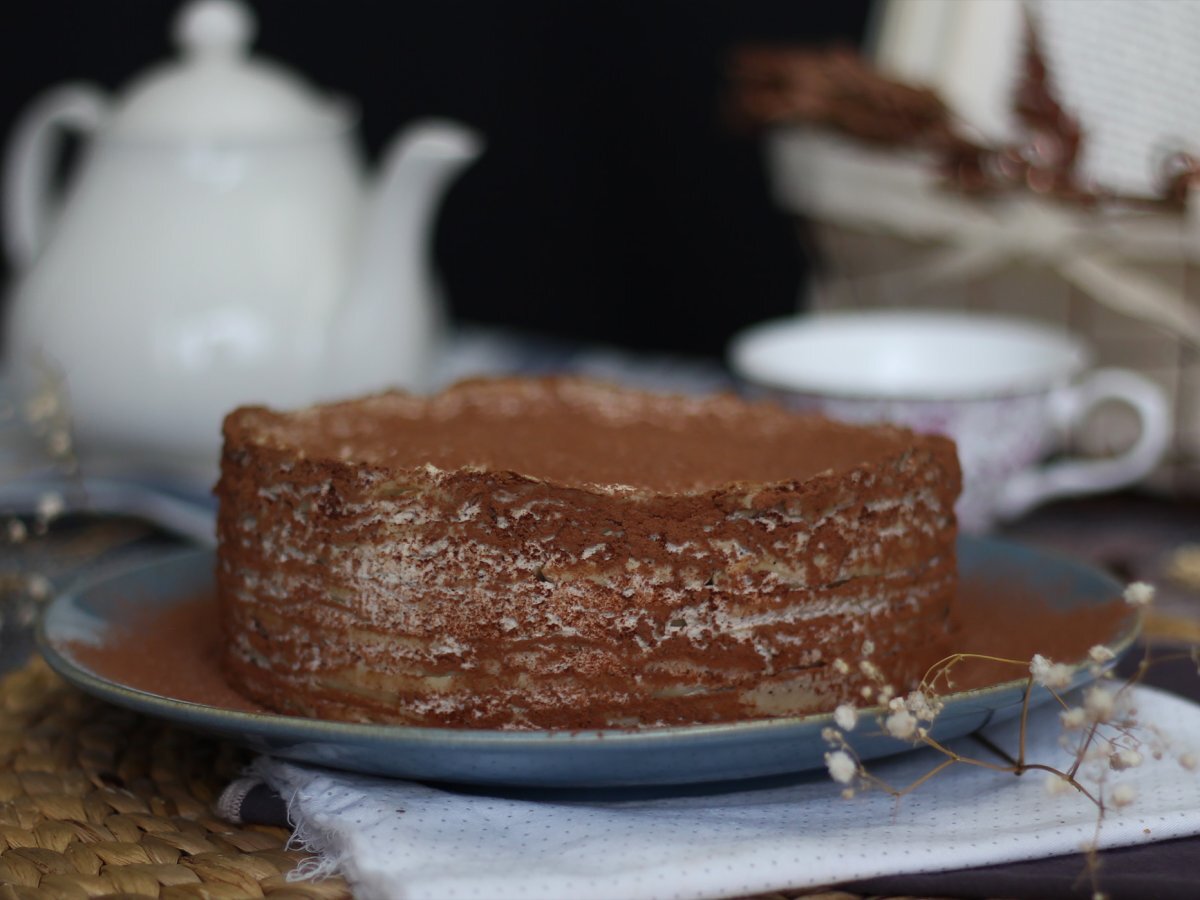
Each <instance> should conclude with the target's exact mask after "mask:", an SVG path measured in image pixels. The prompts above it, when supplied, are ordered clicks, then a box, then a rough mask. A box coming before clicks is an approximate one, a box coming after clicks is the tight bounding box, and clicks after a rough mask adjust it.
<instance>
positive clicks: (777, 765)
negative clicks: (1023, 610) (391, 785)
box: [38, 538, 1138, 788]
mask: <svg viewBox="0 0 1200 900" xmlns="http://www.w3.org/2000/svg"><path fill="white" fill-rule="evenodd" d="M959 567H960V571H961V573H962V576H963V577H964V578H983V579H986V580H987V581H988V582H990V583H996V582H1003V581H1004V580H1005V579H1013V578H1019V579H1020V584H1021V586H1022V588H1023V589H1025V590H1026V591H1033V592H1035V593H1036V594H1039V595H1041V599H1042V600H1043V601H1044V602H1045V603H1046V604H1048V605H1050V606H1052V607H1054V608H1061V609H1069V608H1075V607H1079V606H1088V605H1096V604H1100V603H1104V602H1107V601H1110V600H1112V599H1113V598H1115V597H1118V596H1120V593H1121V590H1122V586H1121V585H1119V584H1118V583H1116V582H1115V581H1114V580H1113V579H1111V578H1109V577H1108V576H1107V575H1104V574H1102V573H1101V572H1099V571H1097V570H1095V569H1092V568H1090V567H1088V566H1085V565H1081V564H1079V563H1076V562H1072V561H1070V560H1067V559H1064V558H1061V557H1057V556H1051V555H1047V554H1044V553H1040V552H1038V551H1035V550H1031V549H1027V548H1024V547H1021V546H1018V545H1015V544H1010V543H1006V542H1002V541H996V540H984V539H978V538H962V539H960V541H959ZM212 582H213V557H212V554H211V552H209V551H203V552H197V551H192V552H188V553H186V554H184V555H179V556H174V557H171V558H168V559H166V560H163V561H161V562H155V563H152V564H149V565H143V566H141V567H138V568H135V569H131V570H128V571H125V572H123V573H120V574H117V575H114V576H110V577H107V578H105V579H103V580H100V581H96V582H94V583H92V584H90V585H88V586H86V587H84V588H82V589H79V590H77V591H75V592H72V593H69V594H64V595H62V596H60V597H58V598H57V599H56V600H55V601H54V602H53V603H52V604H51V605H50V606H49V608H48V609H47V611H46V614H45V616H44V617H43V619H42V622H41V624H40V627H39V631H38V641H39V644H40V647H41V650H42V653H43V654H44V655H45V657H46V659H47V660H48V661H49V663H50V665H51V666H53V667H54V669H55V670H57V671H58V672H59V674H61V675H62V676H63V677H64V678H66V679H67V680H68V681H71V682H73V683H74V684H76V685H77V686H79V687H80V688H82V689H83V690H85V691H87V692H89V693H91V694H94V695H95V696H97V697H101V698H103V699H105V700H108V701H111V702H113V703H116V704H118V705H121V706H126V707H130V708H132V709H135V710H138V711H139V712H143V713H147V714H149V715H152V716H158V717H160V718H163V719H166V720H169V721H171V722H173V723H176V724H178V725H181V726H184V727H186V728H191V729H194V730H197V731H202V732H206V733H209V734H213V735H217V736H220V737H223V738H228V739H230V740H233V741H236V742H237V743H240V744H243V745H245V746H246V747H249V748H251V749H252V750H255V751H258V752H262V753H270V754H273V755H275V756H277V757H281V758H284V759H289V760H293V761H297V762H305V763H315V764H318V765H322V766H329V767H333V768H339V769H348V770H352V771H357V772H366V773H372V774H380V775H389V776H396V777H403V778H411V779H421V780H430V781H449V782H459V783H471V784H484V785H519V786H531V787H553V788H560V787H615V786H635V785H671V784H689V783H699V782H714V781H727V780H738V779H746V778H756V777H763V776H770V775H781V774H785V773H794V772H803V771H806V770H809V769H816V768H819V767H821V766H823V764H824V754H825V751H826V749H827V748H826V746H825V743H824V741H823V740H822V738H821V730H822V729H823V728H824V727H825V726H827V725H829V724H830V720H831V716H829V715H813V716H801V717H794V718H786V719H769V720H759V721H750V722H738V723H731V724H725V725H698V726H690V727H678V728H658V729H647V730H644V731H618V730H608V731H582V732H579V731H576V732H567V731H560V732H556V731H476V730H459V729H447V728H412V727H399V726H383V725H356V724H348V723H341V722H329V721H320V720H312V719H302V718H295V717H291V716H281V715H270V714H259V713H248V712H241V711H236V710H231V709H224V708H219V707H214V706H205V705H201V704H198V703H188V702H183V701H179V700H174V699H171V698H169V697H163V696H160V695H157V694H153V693H148V692H146V691H142V690H137V689H134V688H132V687H129V686H127V685H123V684H119V683H117V682H115V681H113V680H111V679H109V678H106V677H104V676H102V675H100V674H98V673H97V672H95V671H93V670H91V669H90V668H89V667H88V666H87V665H86V664H84V663H83V662H82V661H81V660H80V659H78V658H77V657H76V656H75V655H73V653H72V645H73V644H74V643H76V642H79V641H85V642H86V641H93V642H94V641H98V640H102V639H103V637H104V635H105V633H106V632H107V631H108V630H109V629H112V628H120V627H123V626H128V625H129V624H130V623H132V622H134V621H136V620H137V617H138V616H139V614H144V613H145V612H146V611H147V610H164V609H166V608H168V607H171V606H173V605H176V604H181V603H184V602H186V601H188V600H189V599H192V598H195V597H196V596H197V595H199V594H201V593H202V592H204V591H206V590H211V588H212ZM1137 628H1138V624H1137V617H1136V616H1135V615H1132V614H1131V615H1130V616H1129V617H1128V618H1127V620H1125V621H1123V622H1122V624H1121V626H1120V627H1119V628H1118V629H1115V633H1114V634H1113V635H1112V636H1111V637H1110V639H1109V641H1108V645H1109V647H1110V648H1111V649H1112V650H1113V652H1114V653H1116V654H1117V655H1120V654H1121V653H1123V652H1124V651H1125V650H1127V649H1128V648H1129V646H1130V645H1131V644H1132V643H1133V640H1134V637H1135V635H1136V632H1137ZM1088 678H1089V675H1088V674H1087V668H1086V667H1084V668H1083V669H1082V671H1081V673H1080V675H1079V676H1078V679H1079V680H1078V682H1077V684H1082V683H1083V682H1085V681H1086V680H1088ZM1024 685H1025V682H1024V680H1023V679H1018V680H1014V681H1011V682H1007V683H1005V684H1000V685H996V686H994V687H990V688H986V689H981V690H974V691H964V692H961V693H957V694H951V695H948V696H947V697H945V698H944V699H945V700H946V703H945V708H944V710H943V711H942V713H941V715H940V716H939V717H938V719H937V721H936V723H935V725H934V727H933V729H932V731H933V734H934V736H935V737H937V738H939V739H942V740H946V739H949V738H954V737H959V736H961V735H965V734H969V733H970V732H972V731H975V730H976V729H978V728H981V727H982V726H983V725H985V724H987V723H989V722H992V721H998V720H1000V719H1004V718H1011V717H1013V716H1015V715H1017V714H1018V713H1019V711H1020V708H1021V699H1022V695H1023V692H1024ZM1039 696H1040V697H1041V698H1045V697H1047V696H1048V695H1047V694H1046V692H1045V691H1038V692H1035V697H1039ZM869 731H870V729H867V728H864V727H863V726H862V725H860V726H859V729H858V730H856V732H855V734H854V739H855V746H856V748H857V750H858V751H859V753H860V754H861V755H862V756H863V758H875V757H879V756H884V755H888V754H892V753H897V752H900V751H903V750H906V749H908V745H907V744H905V743H902V742H900V741H897V740H895V739H893V738H890V737H887V736H885V735H883V734H871V733H869Z"/></svg>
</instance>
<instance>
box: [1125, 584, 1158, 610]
mask: <svg viewBox="0 0 1200 900" xmlns="http://www.w3.org/2000/svg"><path fill="white" fill-rule="evenodd" d="M1153 601H1154V588H1153V586H1151V585H1149V584H1146V582H1144V581H1135V582H1134V583H1133V584H1131V585H1129V587H1127V588H1125V602H1126V603H1128V604H1129V605H1130V606H1149V605H1150V604H1151V603H1152V602H1153Z"/></svg>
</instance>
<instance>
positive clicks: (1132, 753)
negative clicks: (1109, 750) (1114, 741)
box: [1108, 747, 1142, 772]
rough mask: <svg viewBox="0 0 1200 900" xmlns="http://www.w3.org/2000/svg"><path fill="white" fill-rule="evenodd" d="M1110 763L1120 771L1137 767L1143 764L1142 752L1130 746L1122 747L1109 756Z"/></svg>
mask: <svg viewBox="0 0 1200 900" xmlns="http://www.w3.org/2000/svg"><path fill="white" fill-rule="evenodd" d="M1108 764H1109V765H1110V766H1111V767H1112V768H1114V769H1116V770H1117V771H1118V772H1122V771H1124V770H1125V769H1136V768H1137V767H1138V766H1140V765H1141V764H1142V754H1140V753H1138V752H1137V751H1136V750H1134V749H1132V748H1130V747H1121V748H1120V749H1119V750H1117V751H1116V752H1115V753H1113V755H1112V756H1110V757H1109V758H1108Z"/></svg>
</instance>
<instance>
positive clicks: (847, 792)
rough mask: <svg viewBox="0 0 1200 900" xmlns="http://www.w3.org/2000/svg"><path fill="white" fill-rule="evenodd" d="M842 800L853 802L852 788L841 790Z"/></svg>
mask: <svg viewBox="0 0 1200 900" xmlns="http://www.w3.org/2000/svg"><path fill="white" fill-rule="evenodd" d="M842 799H843V800H853V799H854V788H852V787H848V788H842Z"/></svg>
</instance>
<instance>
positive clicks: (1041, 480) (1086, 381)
mask: <svg viewBox="0 0 1200 900" xmlns="http://www.w3.org/2000/svg"><path fill="white" fill-rule="evenodd" d="M1108 400H1117V401H1120V402H1123V403H1126V404H1128V405H1129V406H1130V407H1132V408H1133V410H1134V411H1135V412H1136V413H1137V414H1138V418H1139V419H1140V420H1141V433H1140V434H1139V435H1138V439H1137V440H1136V441H1135V442H1134V443H1133V446H1131V447H1130V448H1129V449H1128V450H1126V451H1125V452H1124V453H1122V454H1120V455H1119V456H1114V457H1110V458H1108V459H1065V460H1060V461H1058V462H1053V463H1049V464H1048V465H1045V466H1040V467H1033V468H1029V469H1025V470H1024V471H1021V472H1018V473H1016V474H1015V475H1013V476H1012V477H1011V478H1009V480H1008V481H1007V482H1006V483H1005V485H1004V487H1003V488H1002V489H1001V491H1000V494H999V496H998V498H997V512H998V513H999V515H1000V517H1001V518H1002V519H1012V518H1015V517H1016V516H1019V515H1021V514H1022V513H1024V512H1027V511H1028V510H1030V509H1032V508H1033V507H1035V506H1037V505H1038V504H1040V503H1044V502H1045V501H1047V500H1050V499H1053V498H1055V497H1069V496H1073V495H1077V494H1091V493H1096V492H1099V491H1106V490H1111V489H1113V488H1118V487H1123V486H1125V485H1129V484H1132V483H1134V482H1136V481H1138V480H1139V479H1141V478H1143V477H1145V476H1146V475H1148V474H1149V473H1150V472H1151V470H1153V469H1154V467H1155V466H1156V465H1158V462H1159V460H1161V459H1162V456H1163V453H1164V452H1166V449H1167V446H1168V444H1169V443H1170V441H1171V433H1172V426H1171V413H1170V409H1169V407H1168V405H1167V398H1166V396H1165V395H1164V393H1163V391H1162V389H1161V388H1159V386H1158V385H1156V384H1155V383H1154V382H1152V381H1150V379H1148V378H1145V377H1143V376H1141V375H1138V374H1137V373H1135V372H1130V371H1129V370H1127V369H1096V370H1095V371H1093V372H1091V373H1089V374H1088V375H1087V376H1085V377H1084V378H1083V380H1082V381H1080V382H1079V383H1077V384H1074V385H1071V386H1069V387H1067V388H1064V389H1063V390H1061V391H1060V392H1058V393H1057V394H1056V395H1055V396H1054V397H1053V400H1052V407H1051V415H1052V416H1053V417H1054V419H1055V423H1056V424H1057V425H1058V427H1059V428H1060V429H1062V430H1063V432H1067V431H1069V430H1070V429H1071V428H1072V427H1073V426H1075V425H1078V424H1079V423H1080V422H1082V421H1083V420H1084V419H1085V418H1086V417H1087V414H1088V413H1089V412H1090V411H1091V410H1092V409H1094V408H1095V407H1096V406H1098V405H1099V404H1101V403H1103V402H1105V401H1108Z"/></svg>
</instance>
